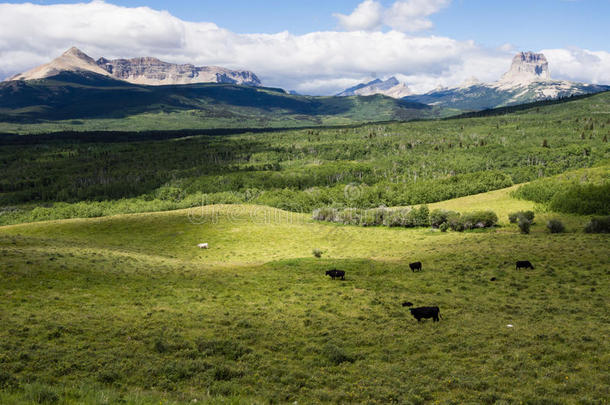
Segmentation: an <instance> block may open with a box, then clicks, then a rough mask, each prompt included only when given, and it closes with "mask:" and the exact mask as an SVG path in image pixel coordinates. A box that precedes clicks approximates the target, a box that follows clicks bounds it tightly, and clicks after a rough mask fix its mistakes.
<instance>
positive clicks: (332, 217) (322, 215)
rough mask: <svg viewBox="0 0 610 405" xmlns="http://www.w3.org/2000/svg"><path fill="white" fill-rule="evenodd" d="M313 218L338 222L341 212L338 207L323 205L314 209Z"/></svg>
mask: <svg viewBox="0 0 610 405" xmlns="http://www.w3.org/2000/svg"><path fill="white" fill-rule="evenodd" d="M313 219H314V220H316V221H328V222H336V221H337V220H338V219H339V212H338V210H337V209H336V208H331V207H322V208H318V209H316V210H314V211H313Z"/></svg>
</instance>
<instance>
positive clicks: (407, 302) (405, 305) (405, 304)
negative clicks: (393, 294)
mask: <svg viewBox="0 0 610 405" xmlns="http://www.w3.org/2000/svg"><path fill="white" fill-rule="evenodd" d="M402 306H403V307H412V306H413V303H412V302H409V301H405V302H403V303H402Z"/></svg>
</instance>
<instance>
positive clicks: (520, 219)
mask: <svg viewBox="0 0 610 405" xmlns="http://www.w3.org/2000/svg"><path fill="white" fill-rule="evenodd" d="M534 216H535V215H534V211H517V212H512V213H510V214H508V221H509V222H510V223H511V224H514V223H516V224H517V225H518V226H519V230H520V231H521V233H524V234H528V233H530V227H531V226H532V224H533V223H534Z"/></svg>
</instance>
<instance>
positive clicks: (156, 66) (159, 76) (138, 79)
mask: <svg viewBox="0 0 610 405" xmlns="http://www.w3.org/2000/svg"><path fill="white" fill-rule="evenodd" d="M97 65H98V66H99V67H101V68H102V69H104V70H105V71H107V72H108V73H110V74H111V75H112V76H113V77H115V78H117V79H120V80H125V81H127V82H130V83H135V84H148V85H160V84H189V83H232V84H243V85H248V86H260V85H261V82H260V80H259V79H258V77H256V75H255V74H254V73H252V72H249V71H235V70H229V69H225V68H222V67H218V66H202V67H199V66H194V65H191V64H186V65H177V64H173V63H168V62H163V61H161V60H159V59H156V58H150V57H148V58H133V59H115V60H108V59H105V58H100V59H98V61H97Z"/></svg>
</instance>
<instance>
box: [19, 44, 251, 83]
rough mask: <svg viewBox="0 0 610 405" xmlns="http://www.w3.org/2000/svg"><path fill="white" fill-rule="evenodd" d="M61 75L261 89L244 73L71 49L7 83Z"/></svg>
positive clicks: (220, 68)
mask: <svg viewBox="0 0 610 405" xmlns="http://www.w3.org/2000/svg"><path fill="white" fill-rule="evenodd" d="M61 72H91V73H97V74H100V75H103V76H110V77H114V78H115V79H119V80H124V81H126V82H129V83H134V84H147V85H153V86H155V85H166V84H168V85H171V84H191V83H231V84H244V85H248V86H260V85H261V82H260V80H259V79H258V77H256V75H255V74H254V73H252V72H250V71H247V70H243V71H235V70H230V69H225V68H222V67H218V66H203V67H197V66H194V65H191V64H185V65H178V64H174V63H168V62H163V61H161V60H159V59H156V58H150V57H144V58H133V59H115V60H108V59H106V58H100V59H98V60H97V62H96V61H95V60H93V58H91V57H89V56H88V55H86V54H85V53H84V52H82V51H81V50H79V49H77V48H74V47H72V48H70V49H68V50H67V51H66V52H64V53H63V54H62V55H61V56H60V57H58V58H56V59H54V60H52V61H51V62H49V63H46V64H44V65H41V66H38V67H35V68H34V69H31V70H28V71H27V72H24V73H20V74H17V75H15V76H13V77H11V78H10V79H9V81H10V80H34V79H45V78H48V77H52V76H55V75H57V74H59V73H61Z"/></svg>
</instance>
